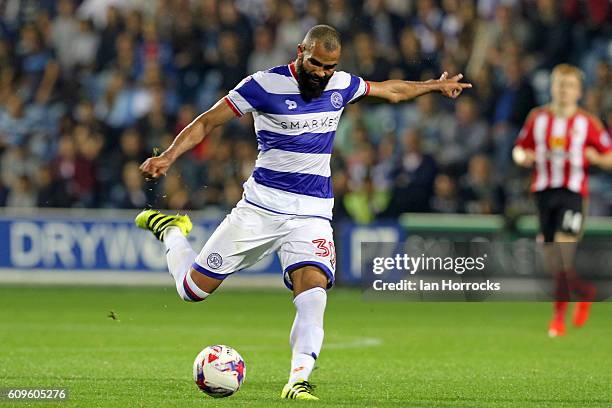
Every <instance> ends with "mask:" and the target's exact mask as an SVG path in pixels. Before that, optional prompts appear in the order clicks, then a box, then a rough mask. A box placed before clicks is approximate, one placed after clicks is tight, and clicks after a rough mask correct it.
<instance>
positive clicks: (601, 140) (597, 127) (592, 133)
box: [587, 117, 612, 153]
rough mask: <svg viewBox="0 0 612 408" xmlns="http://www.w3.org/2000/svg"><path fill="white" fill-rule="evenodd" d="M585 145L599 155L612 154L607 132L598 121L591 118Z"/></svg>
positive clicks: (611, 142) (611, 145)
mask: <svg viewBox="0 0 612 408" xmlns="http://www.w3.org/2000/svg"><path fill="white" fill-rule="evenodd" d="M587 144H588V145H589V146H593V147H594V148H595V149H597V151H598V152H599V153H609V152H612V141H611V140H610V135H609V134H608V131H607V130H606V129H605V128H604V127H603V125H602V123H601V122H600V121H599V120H597V119H595V118H592V117H591V118H589V132H588V136H587Z"/></svg>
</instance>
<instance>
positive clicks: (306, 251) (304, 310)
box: [279, 219, 335, 399]
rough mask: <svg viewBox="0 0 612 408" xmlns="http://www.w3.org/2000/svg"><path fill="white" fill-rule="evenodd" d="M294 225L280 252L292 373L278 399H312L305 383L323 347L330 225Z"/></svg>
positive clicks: (330, 275)
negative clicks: (290, 315)
mask: <svg viewBox="0 0 612 408" xmlns="http://www.w3.org/2000/svg"><path fill="white" fill-rule="evenodd" d="M294 224H295V225H293V226H292V228H293V231H292V233H291V234H290V235H289V236H287V237H286V238H284V243H283V244H282V245H281V248H280V251H279V254H280V258H281V263H282V264H283V269H284V273H285V284H286V285H287V286H288V287H289V288H290V289H292V290H293V294H294V299H293V304H294V305H295V308H296V315H295V319H294V321H293V326H292V327H291V334H290V336H289V341H290V344H291V350H292V358H291V370H290V373H289V380H288V382H287V385H285V387H284V388H283V391H282V393H281V397H283V398H294V399H315V398H316V397H314V396H313V395H312V389H311V385H310V383H309V381H308V380H309V377H310V374H311V372H312V370H313V368H314V364H315V361H316V359H317V358H318V357H319V354H320V352H321V347H322V345H323V337H324V330H323V318H324V314H325V307H326V304H327V292H326V289H328V288H329V287H331V285H332V284H333V280H334V272H333V271H334V267H335V251H334V244H333V235H332V230H331V226H330V225H329V222H327V221H325V220H320V219H310V220H309V221H306V220H304V219H298V220H295V222H294Z"/></svg>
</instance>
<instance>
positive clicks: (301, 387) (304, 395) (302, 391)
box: [281, 380, 318, 401]
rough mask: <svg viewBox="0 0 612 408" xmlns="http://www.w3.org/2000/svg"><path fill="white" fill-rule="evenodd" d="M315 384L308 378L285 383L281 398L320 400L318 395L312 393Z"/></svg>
mask: <svg viewBox="0 0 612 408" xmlns="http://www.w3.org/2000/svg"><path fill="white" fill-rule="evenodd" d="M313 388H314V385H312V384H310V383H309V382H308V381H306V380H298V381H296V382H294V383H293V384H291V385H290V384H285V387H284V388H283V391H282V392H281V398H286V399H297V400H312V401H314V400H318V398H317V397H315V396H314V395H312V390H313Z"/></svg>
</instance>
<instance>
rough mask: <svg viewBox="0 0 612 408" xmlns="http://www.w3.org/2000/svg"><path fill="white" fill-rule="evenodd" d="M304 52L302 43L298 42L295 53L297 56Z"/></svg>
mask: <svg viewBox="0 0 612 408" xmlns="http://www.w3.org/2000/svg"><path fill="white" fill-rule="evenodd" d="M303 53H304V44H298V46H297V55H298V57H300V56H302V54H303Z"/></svg>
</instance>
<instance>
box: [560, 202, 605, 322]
mask: <svg viewBox="0 0 612 408" xmlns="http://www.w3.org/2000/svg"><path fill="white" fill-rule="evenodd" d="M561 213H562V216H561V219H560V220H559V230H558V231H557V232H556V234H555V242H556V243H558V244H557V245H558V246H559V253H560V258H561V260H562V262H563V266H564V268H563V271H564V273H565V275H566V277H567V282H568V286H569V289H570V291H571V292H572V293H573V294H574V295H575V296H576V297H577V299H578V302H577V303H576V307H575V309H574V316H573V324H574V325H575V326H577V327H581V326H583V325H584V324H585V323H586V321H587V320H588V317H589V312H590V307H591V302H592V301H593V300H594V299H595V295H596V288H595V286H594V285H593V284H592V283H591V282H588V281H587V280H585V279H584V278H583V277H581V276H580V271H578V270H577V268H576V265H575V259H576V249H577V246H578V242H579V241H580V239H581V238H582V233H583V226H584V214H586V205H585V204H584V203H583V199H582V197H581V196H580V195H579V194H576V193H572V192H570V191H565V192H564V197H563V209H562V211H561Z"/></svg>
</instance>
